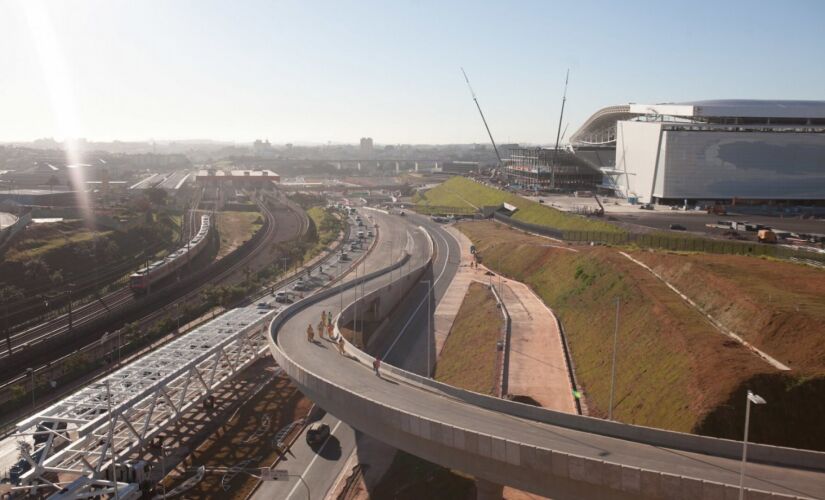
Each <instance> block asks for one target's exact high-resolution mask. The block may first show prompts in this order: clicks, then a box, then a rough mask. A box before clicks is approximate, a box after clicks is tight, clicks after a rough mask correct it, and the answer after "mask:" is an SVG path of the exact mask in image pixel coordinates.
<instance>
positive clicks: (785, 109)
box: [570, 99, 825, 203]
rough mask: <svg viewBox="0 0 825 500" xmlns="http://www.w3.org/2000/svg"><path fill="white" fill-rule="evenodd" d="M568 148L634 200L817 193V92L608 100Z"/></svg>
mask: <svg viewBox="0 0 825 500" xmlns="http://www.w3.org/2000/svg"><path fill="white" fill-rule="evenodd" d="M570 148H571V150H572V152H574V153H575V156H576V157H577V158H578V159H579V160H580V161H584V162H586V163H588V164H589V165H590V166H591V167H592V168H594V169H599V170H600V171H601V172H602V173H603V174H604V181H603V184H602V187H606V188H609V189H612V190H614V191H615V192H616V193H617V195H619V196H623V197H633V198H637V199H638V200H639V201H641V202H665V203H668V202H671V203H672V202H683V201H685V200H690V201H704V200H708V201H711V200H756V201H768V200H783V201H784V200H788V201H795V202H802V201H807V202H810V201H823V200H825V101H763V100H741V99H739V100H714V101H694V102H685V103H667V104H635V103H631V104H627V105H622V106H610V107H606V108H603V109H601V110H599V111H597V112H596V113H594V114H593V115H592V116H591V117H590V118H589V119H588V120H587V121H586V122H585V123H584V125H582V126H581V128H579V130H578V131H576V132H575V133H574V134H573V135H572V136H571V137H570Z"/></svg>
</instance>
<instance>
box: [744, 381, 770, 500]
mask: <svg viewBox="0 0 825 500" xmlns="http://www.w3.org/2000/svg"><path fill="white" fill-rule="evenodd" d="M751 403H753V404H755V405H764V404H767V401H765V398H763V397H762V396H759V395H756V394H754V393H752V392H751V391H748V394H747V396H746V398H745V439H744V440H742V468H741V469H740V470H739V500H743V499H744V498H745V463H746V462H747V461H748V427H749V426H750V420H751Z"/></svg>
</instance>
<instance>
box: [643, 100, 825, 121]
mask: <svg viewBox="0 0 825 500" xmlns="http://www.w3.org/2000/svg"><path fill="white" fill-rule="evenodd" d="M630 112H631V113H638V114H659V115H669V116H678V117H685V118H702V117H704V118H825V101H762V100H756V99H720V100H713V101H690V102H682V103H664V104H630Z"/></svg>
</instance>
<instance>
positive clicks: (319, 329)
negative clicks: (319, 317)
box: [318, 321, 325, 339]
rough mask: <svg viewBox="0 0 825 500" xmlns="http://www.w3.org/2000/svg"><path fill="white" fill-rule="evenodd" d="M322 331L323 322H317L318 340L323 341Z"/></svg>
mask: <svg viewBox="0 0 825 500" xmlns="http://www.w3.org/2000/svg"><path fill="white" fill-rule="evenodd" d="M324 330H325V328H324V322H323V321H319V322H318V338H319V339H323V338H324Z"/></svg>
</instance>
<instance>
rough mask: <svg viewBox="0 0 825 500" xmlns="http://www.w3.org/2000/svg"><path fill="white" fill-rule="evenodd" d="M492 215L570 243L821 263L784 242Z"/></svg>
mask: <svg viewBox="0 0 825 500" xmlns="http://www.w3.org/2000/svg"><path fill="white" fill-rule="evenodd" d="M493 218H495V219H496V220H497V221H500V222H503V223H505V224H507V225H509V226H512V227H515V228H517V229H522V230H524V231H529V232H531V233H536V234H541V235H544V236H550V237H551V238H557V239H560V240H564V241H567V242H570V243H590V242H594V243H604V244H609V245H636V246H639V247H642V248H660V249H664V250H676V251H683V252H704V253H719V254H734V255H753V256H761V255H765V256H769V257H776V258H780V259H791V258H796V259H805V260H810V261H815V262H818V263H821V264H825V254H821V253H816V252H811V251H807V250H804V249H802V248H799V249H797V248H791V247H788V246H784V245H769V244H765V243H757V242H753V241H735V240H717V239H712V238H701V237H697V236H689V235H678V234H668V233H664V232H654V233H629V232H608V231H571V230H567V231H563V230H560V229H556V228H553V227H549V226H540V225H538V224H531V223H529V222H522V221H520V220H516V219H513V218H511V217H508V216H506V215H504V214H502V213H499V212H496V213H494V214H493Z"/></svg>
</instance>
